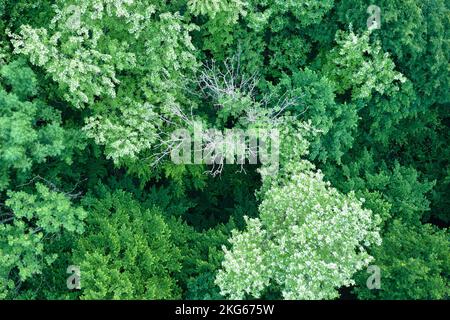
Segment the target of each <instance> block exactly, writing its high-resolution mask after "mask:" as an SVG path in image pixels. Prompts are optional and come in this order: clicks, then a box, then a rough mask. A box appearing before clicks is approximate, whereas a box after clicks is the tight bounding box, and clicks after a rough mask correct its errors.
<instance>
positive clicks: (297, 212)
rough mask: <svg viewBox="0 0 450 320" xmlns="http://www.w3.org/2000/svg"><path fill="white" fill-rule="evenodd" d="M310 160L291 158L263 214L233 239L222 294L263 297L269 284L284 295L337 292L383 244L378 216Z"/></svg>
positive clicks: (267, 197) (270, 191)
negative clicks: (343, 191) (326, 177)
mask: <svg viewBox="0 0 450 320" xmlns="http://www.w3.org/2000/svg"><path fill="white" fill-rule="evenodd" d="M311 168H313V166H312V165H311V163H309V162H307V161H300V162H297V163H294V162H291V163H289V164H287V165H286V166H285V168H284V170H285V172H284V174H283V175H280V176H279V178H278V179H274V180H272V181H271V185H270V187H269V188H268V190H267V191H266V192H265V193H264V196H263V201H262V203H261V205H260V208H259V210H260V217H259V218H258V219H253V220H248V221H247V229H246V231H244V232H235V233H234V234H233V236H232V238H231V239H230V242H231V244H232V249H231V250H230V251H228V250H226V249H225V260H224V262H223V265H222V270H220V271H219V273H218V275H217V278H216V283H217V284H218V285H219V287H220V288H221V292H222V294H223V295H226V296H228V297H230V298H233V299H243V298H245V297H246V296H247V295H250V296H253V297H256V298H258V297H260V296H261V294H263V293H264V289H266V288H267V287H268V286H269V285H270V284H275V285H277V286H278V287H280V288H281V294H282V296H283V298H284V299H333V298H336V297H338V289H339V288H340V287H342V286H349V285H351V284H353V280H352V277H353V275H354V274H355V272H357V271H358V270H361V269H362V268H364V267H365V266H367V265H368V264H369V262H370V261H371V260H372V257H371V256H370V255H369V254H368V253H367V248H368V247H369V246H371V245H374V244H375V245H379V244H381V238H380V235H379V227H378V225H379V223H380V222H381V219H380V217H378V216H377V215H374V214H372V212H371V211H370V210H367V209H363V208H362V204H363V202H364V200H363V199H356V197H355V195H354V194H353V193H350V194H348V195H344V194H341V193H340V192H339V191H337V190H336V189H335V188H333V187H331V186H330V184H329V182H325V181H324V180H323V178H324V177H323V174H322V173H321V172H320V171H313V170H311Z"/></svg>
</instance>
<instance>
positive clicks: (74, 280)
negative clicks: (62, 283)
mask: <svg viewBox="0 0 450 320" xmlns="http://www.w3.org/2000/svg"><path fill="white" fill-rule="evenodd" d="M67 273H69V274H70V276H69V277H68V278H67V281H66V284H67V289H69V290H74V289H77V290H80V289H81V271H80V267H79V266H74V265H70V266H68V267H67Z"/></svg>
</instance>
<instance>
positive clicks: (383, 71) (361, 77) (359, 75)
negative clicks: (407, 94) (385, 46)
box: [324, 30, 406, 99]
mask: <svg viewBox="0 0 450 320" xmlns="http://www.w3.org/2000/svg"><path fill="white" fill-rule="evenodd" d="M336 42H337V45H338V47H337V48H335V49H333V50H331V52H330V56H329V64H328V65H325V68H324V72H325V74H326V75H327V76H328V77H329V78H330V79H331V80H333V81H334V82H335V84H336V89H337V90H336V91H337V92H338V93H344V92H345V91H346V90H350V89H351V93H352V98H353V99H366V98H369V97H371V95H372V91H375V92H378V93H379V94H384V93H386V94H393V92H394V91H397V90H398V84H397V83H398V82H399V83H403V82H405V81H406V78H405V77H404V76H403V75H402V74H401V73H399V72H396V71H394V68H395V64H394V63H393V62H392V60H391V59H390V58H389V54H388V53H384V52H383V51H382V48H381V46H380V44H378V43H375V44H374V45H373V46H371V45H370V43H369V32H365V33H364V34H362V35H361V36H358V35H357V34H355V33H354V32H353V31H352V30H350V32H348V33H344V32H338V33H337V34H336Z"/></svg>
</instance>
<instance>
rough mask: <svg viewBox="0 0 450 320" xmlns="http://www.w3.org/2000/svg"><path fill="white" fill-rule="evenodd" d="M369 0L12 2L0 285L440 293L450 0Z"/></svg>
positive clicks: (170, 295)
mask: <svg viewBox="0 0 450 320" xmlns="http://www.w3.org/2000/svg"><path fill="white" fill-rule="evenodd" d="M370 4H372V3H371V2H369V1H368V0H341V1H333V0H173V1H159V0H150V1H144V0H54V1H48V0H34V1H31V0H0V17H1V19H0V31H1V32H0V298H7V299H177V298H181V299H224V298H238V299H247V298H248V299H252V298H255V297H258V298H265V299H283V298H284V299H335V298H339V293H341V292H344V296H343V298H348V297H349V295H351V294H350V292H353V295H351V297H355V298H357V299H448V297H449V284H448V278H449V265H450V262H449V255H448V240H449V238H448V222H449V221H450V215H449V210H450V200H449V199H450V197H449V190H450V189H449V184H450V178H449V177H450V166H449V163H448V159H449V158H450V146H449V143H448V142H449V141H450V139H449V135H450V133H449V132H450V131H449V130H448V126H449V119H450V113H449V110H450V108H449V102H450V91H449V90H448V87H449V83H450V73H449V68H448V67H449V63H448V62H449V60H450V59H449V58H450V50H449V41H448V39H449V30H450V19H449V10H450V8H449V6H448V3H447V2H446V1H445V0H423V1H422V0H420V1H419V0H379V1H377V3H374V4H375V5H377V6H379V7H380V9H381V12H380V14H381V28H380V29H372V30H371V31H368V30H367V25H366V23H367V18H368V17H369V14H368V13H367V7H368V6H369V5H370ZM199 125H201V126H202V127H203V129H205V130H206V129H211V128H214V129H215V130H218V131H220V132H223V133H225V132H230V130H235V129H239V130H256V129H258V130H259V129H265V130H271V129H277V130H279V138H280V139H279V159H278V160H279V163H278V165H279V166H277V165H275V166H272V165H271V164H261V163H259V164H258V165H250V164H245V165H243V166H241V165H236V164H235V165H231V164H226V165H224V166H223V168H222V167H220V170H218V169H217V168H212V166H211V165H206V164H201V165H197V164H177V163H175V162H172V161H171V159H170V158H169V157H170V151H171V150H173V148H174V146H175V144H176V143H177V141H178V140H176V139H175V138H174V137H173V136H172V135H171V134H172V132H173V131H174V130H176V129H187V130H188V132H190V133H191V134H193V132H194V128H197V127H198V126H199ZM247 132H249V131H247ZM202 137H203V138H208V136H207V135H204V136H202ZM275 146H276V144H271V145H270V147H269V148H270V150H271V151H276V150H275V149H276V148H275ZM259 160H261V159H259ZM274 169H276V170H274ZM208 173H209V174H208ZM211 173H214V174H216V176H213V175H211ZM363 199H364V200H363ZM80 203H81V205H82V206H83V207H81V206H80ZM83 231H84V232H83ZM380 241H381V245H378V244H380ZM368 264H371V265H377V266H379V267H380V271H381V289H379V290H369V289H367V287H366V280H367V278H368V276H369V274H368V273H367V272H366V267H367V266H368ZM69 265H78V266H80V267H81V288H82V289H81V290H69V289H68V288H67V286H66V279H67V276H68V274H67V273H66V270H67V267H68V266H69ZM345 287H349V288H348V289H347V288H345Z"/></svg>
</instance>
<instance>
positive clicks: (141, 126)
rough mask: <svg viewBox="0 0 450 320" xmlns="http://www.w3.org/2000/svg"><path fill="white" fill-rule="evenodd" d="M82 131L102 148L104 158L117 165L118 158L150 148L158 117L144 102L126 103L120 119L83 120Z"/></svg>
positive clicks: (100, 116) (98, 116) (132, 156)
mask: <svg viewBox="0 0 450 320" xmlns="http://www.w3.org/2000/svg"><path fill="white" fill-rule="evenodd" d="M86 122H87V124H86V126H85V127H84V128H83V130H85V131H86V134H87V136H88V137H90V138H93V139H94V140H95V142H96V143H97V144H99V145H105V146H106V148H105V153H106V157H107V158H108V159H113V160H114V162H115V163H119V161H120V159H122V158H129V159H134V158H136V157H137V155H138V154H139V152H141V151H143V150H147V149H150V148H151V147H152V144H153V143H155V141H156V140H157V139H158V136H157V134H156V132H157V126H158V124H160V120H159V116H158V114H157V113H156V112H155V111H153V107H152V106H151V105H149V104H147V103H145V104H142V105H138V104H136V103H133V102H131V101H129V107H126V108H123V111H121V114H120V116H118V117H116V118H113V117H111V116H109V117H105V116H103V115H96V116H94V117H90V118H88V119H87V120H86Z"/></svg>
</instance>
